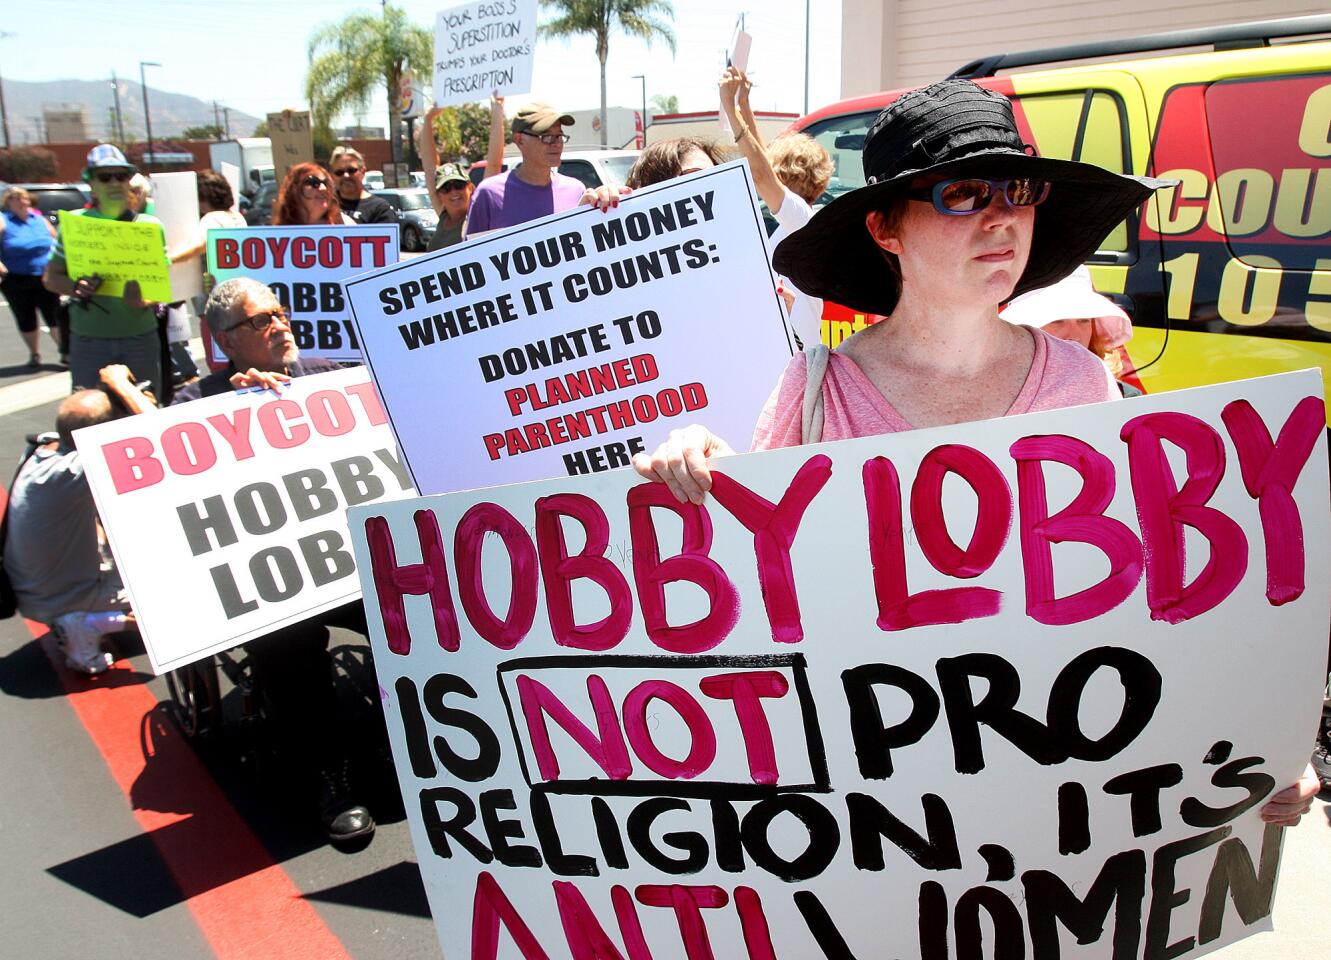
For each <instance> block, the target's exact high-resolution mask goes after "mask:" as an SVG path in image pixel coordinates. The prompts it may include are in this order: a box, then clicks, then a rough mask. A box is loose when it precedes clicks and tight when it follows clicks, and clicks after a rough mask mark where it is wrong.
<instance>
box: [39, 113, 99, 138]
mask: <svg viewBox="0 0 1331 960" xmlns="http://www.w3.org/2000/svg"><path fill="white" fill-rule="evenodd" d="M42 124H43V125H44V126H45V128H46V142H47V143H84V142H85V141H87V139H88V111H87V108H86V107H81V106H69V105H65V106H61V107H42Z"/></svg>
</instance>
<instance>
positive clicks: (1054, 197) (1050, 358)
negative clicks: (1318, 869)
mask: <svg viewBox="0 0 1331 960" xmlns="http://www.w3.org/2000/svg"><path fill="white" fill-rule="evenodd" d="M863 163H864V173H865V180H866V186H864V187H862V188H860V189H858V190H853V191H851V192H850V193H846V194H843V195H842V196H841V197H838V198H837V199H836V200H834V201H832V203H830V204H828V205H827V206H826V207H824V208H823V209H822V210H820V211H819V212H818V213H817V214H816V215H815V216H814V217H813V219H812V220H811V221H810V222H809V223H808V224H807V225H806V226H804V227H803V228H801V229H800V230H798V231H796V232H795V233H792V234H791V235H790V236H789V237H787V238H786V239H785V240H783V241H782V242H781V244H780V245H779V246H778V247H777V249H776V253H775V256H774V257H773V266H774V268H775V270H776V272H777V273H779V274H782V275H783V276H785V277H787V278H788V279H789V280H790V281H791V282H792V284H793V285H794V286H795V287H797V288H798V289H799V290H801V291H803V292H804V293H806V294H808V295H809V296H813V297H822V298H824V299H828V300H834V301H836V302H838V303H842V304H845V305H846V306H848V307H851V308H853V309H855V310H860V311H864V312H866V313H878V314H883V315H885V317H886V319H885V320H883V321H882V322H881V323H877V324H874V325H873V326H870V327H867V328H865V329H864V330H861V331H860V332H858V333H856V334H855V335H854V336H852V337H850V338H849V339H847V340H846V341H845V342H844V343H842V344H841V346H840V347H839V348H838V349H837V350H836V351H833V352H831V353H830V355H829V353H828V351H827V350H826V349H825V348H819V349H814V350H810V351H806V352H805V353H803V354H797V355H796V356H795V357H794V358H792V360H791V362H790V364H789V365H788V366H787V367H786V369H785V371H784V373H783V374H782V376H781V380H780V382H779V383H778V384H777V387H776V389H775V390H774V391H773V393H772V395H771V397H770V398H769V399H768V401H767V405H766V407H764V409H763V412H762V414H761V415H760V417H759V420H758V425H757V428H756V429H755V431H754V436H753V443H752V446H751V449H753V450H766V449H771V448H775V447H788V446H796V445H798V444H801V443H816V442H818V441H819V440H842V439H848V438H851V437H862V436H874V435H877V434H881V433H893V432H899V431H904V430H911V429H915V428H919V427H933V426H942V425H946V424H955V423H966V422H969V421H974V420H986V419H990V418H993V417H1001V416H1006V415H1011V414H1019V413H1033V412H1037V411H1042V410H1052V409H1057V408H1060V407H1070V406H1077V405H1079V404H1087V403H1098V402H1101V401H1107V400H1117V399H1119V393H1118V390H1117V389H1116V387H1115V386H1114V383H1113V380H1112V379H1111V378H1110V376H1109V374H1108V372H1107V371H1106V369H1105V367H1104V365H1103V364H1102V363H1101V362H1100V360H1099V359H1098V358H1097V357H1095V356H1094V355H1092V354H1091V353H1090V352H1089V351H1087V350H1085V349H1084V348H1083V347H1081V346H1080V345H1079V344H1075V343H1069V342H1067V341H1063V340H1058V339H1056V338H1054V337H1052V336H1050V335H1049V334H1046V333H1044V332H1043V331H1041V330H1039V329H1036V328H1032V327H1024V326H1016V325H1013V324H1009V323H1007V322H1006V321H1004V320H1002V319H1001V318H1000V317H999V315H998V311H999V308H1000V307H1001V306H1002V305H1003V304H1004V303H1005V302H1006V301H1008V300H1010V299H1011V298H1012V297H1013V296H1016V295H1017V294H1021V293H1025V292H1026V291H1028V290H1034V289H1037V288H1039V287H1043V286H1047V285H1049V284H1051V283H1055V282H1057V281H1058V280H1061V279H1062V278H1063V277H1066V276H1067V275H1068V274H1070V273H1072V271H1073V270H1074V269H1076V267H1077V266H1078V265H1080V264H1081V263H1082V262H1083V261H1085V260H1086V258H1087V257H1089V256H1090V255H1091V254H1092V253H1094V252H1095V250H1096V249H1097V248H1098V246H1099V244H1100V242H1101V241H1102V240H1103V239H1104V238H1105V237H1106V236H1107V235H1108V234H1109V232H1110V231H1111V230H1112V229H1114V227H1115V226H1116V225H1117V224H1119V223H1120V222H1122V220H1123V219H1124V218H1125V217H1127V216H1128V215H1129V214H1131V213H1132V212H1133V211H1134V210H1135V209H1136V208H1137V207H1138V206H1139V205H1140V204H1141V203H1142V202H1143V201H1145V200H1146V199H1147V198H1148V197H1149V196H1150V195H1151V192H1152V191H1153V190H1156V189H1158V188H1160V187H1163V186H1168V185H1169V184H1170V182H1169V181H1162V180H1154V179H1151V178H1147V177H1132V176H1122V175H1119V174H1115V173H1111V172H1109V171H1107V170H1104V169H1102V168H1100V167H1095V166H1092V165H1090V164H1084V163H1076V162H1073V161H1067V160H1052V159H1048V158H1044V157H1039V156H1037V155H1036V154H1035V152H1034V150H1033V149H1032V148H1031V147H1029V146H1027V145H1026V144H1024V143H1023V142H1022V139H1021V136H1020V134H1019V133H1018V131H1017V125H1016V122H1015V120H1014V118H1013V114H1012V104H1011V102H1010V101H1009V100H1008V99H1007V98H1006V97H1004V96H1002V95H1001V94H998V93H994V92H992V91H990V90H986V89H984V88H983V87H980V86H978V85H976V84H974V83H971V82H970V81H968V80H944V81H942V82H941V83H935V84H933V85H931V86H928V87H924V88H922V89H920V90H915V91H912V92H910V93H907V94H906V95H904V96H903V97H901V98H900V99H899V100H897V101H896V102H895V103H893V104H892V105H891V106H889V107H888V108H887V109H886V110H884V111H883V112H882V113H880V114H879V115H878V117H877V119H876V120H875V121H874V124H873V126H872V127H871V128H870V131H869V135H868V137H867V139H866V141H865V145H864V151H863ZM733 452H734V451H733V450H732V449H731V448H730V446H729V444H727V443H726V441H725V440H723V439H721V438H720V437H717V436H716V435H714V434H713V433H711V432H710V431H709V430H707V428H706V427H704V426H701V425H698V424H695V425H692V426H689V427H686V428H684V429H682V430H674V431H671V433H670V436H669V438H668V439H667V440H666V442H665V443H663V444H662V445H661V446H660V447H658V448H657V450H656V451H655V452H654V453H652V454H650V455H649V454H643V453H640V454H638V455H637V456H635V457H634V461H633V465H634V467H635V468H636V469H637V470H638V472H639V473H640V474H642V475H643V476H645V477H647V478H648V479H651V480H654V481H657V482H661V483H665V484H667V485H668V486H669V487H670V490H671V492H672V493H673V494H674V496H675V498H676V499H677V500H678V501H679V502H681V503H684V502H692V503H701V502H702V501H703V498H704V496H705V495H706V493H707V491H708V490H710V489H711V474H710V472H709V469H708V459H709V458H711V457H717V456H724V455H727V454H730V453H733ZM1318 786H1319V784H1318V781H1317V777H1316V775H1315V774H1314V773H1313V771H1312V768H1311V767H1309V769H1308V770H1307V771H1306V772H1305V774H1304V776H1303V777H1302V778H1300V780H1299V782H1298V783H1297V784H1295V785H1294V786H1292V787H1290V788H1288V789H1286V790H1284V791H1282V792H1280V793H1278V794H1276V795H1275V796H1274V797H1272V799H1271V800H1270V801H1269V802H1268V803H1267V805H1266V806H1265V807H1264V808H1263V810H1262V816H1263V819H1265V820H1266V821H1267V822H1270V823H1280V824H1285V825H1289V824H1292V823H1295V822H1297V821H1298V819H1299V817H1300V816H1301V815H1302V814H1303V813H1306V812H1307V810H1308V809H1309V808H1310V806H1311V803H1312V798H1313V796H1314V795H1315V794H1316V793H1317V789H1318Z"/></svg>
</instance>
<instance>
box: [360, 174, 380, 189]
mask: <svg viewBox="0 0 1331 960" xmlns="http://www.w3.org/2000/svg"><path fill="white" fill-rule="evenodd" d="M362 183H363V184H364V186H365V189H366V190H370V191H374V190H382V189H384V172H383V171H382V170H366V171H365V179H364V180H363V181H362Z"/></svg>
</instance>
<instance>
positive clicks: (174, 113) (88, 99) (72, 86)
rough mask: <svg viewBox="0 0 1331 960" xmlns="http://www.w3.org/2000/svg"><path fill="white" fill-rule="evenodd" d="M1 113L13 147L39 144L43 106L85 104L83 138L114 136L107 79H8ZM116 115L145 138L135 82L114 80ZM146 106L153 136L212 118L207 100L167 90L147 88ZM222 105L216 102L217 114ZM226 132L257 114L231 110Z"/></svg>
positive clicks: (244, 131) (246, 130)
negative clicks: (85, 134) (117, 101)
mask: <svg viewBox="0 0 1331 960" xmlns="http://www.w3.org/2000/svg"><path fill="white" fill-rule="evenodd" d="M4 85H5V86H4V96H5V108H6V109H5V112H6V114H7V116H8V118H9V135H10V138H11V140H12V141H13V143H14V145H15V146H22V145H24V144H29V143H44V142H45V141H46V137H45V134H44V131H43V130H42V128H41V126H40V122H41V116H42V108H43V107H60V106H80V105H81V106H83V107H85V108H87V130H88V137H89V138H90V139H93V140H110V139H115V136H114V135H113V132H112V130H111V126H112V121H111V112H112V109H113V107H114V102H115V98H114V95H113V93H112V90H111V80H110V78H107V79H106V80H43V81H28V80H10V79H8V78H5V81H4ZM117 86H118V87H119V89H120V115H121V118H122V122H123V124H124V129H125V136H127V137H128V138H130V139H131V140H139V141H142V140H144V139H146V134H145V129H144V123H143V92H142V88H141V87H140V86H139V84H138V82H137V81H135V80H127V79H124V78H118V82H117ZM148 106H149V108H150V109H151V111H152V124H153V138H154V139H158V138H161V137H178V136H180V134H181V132H182V131H184V130H185V129H186V128H187V127H197V126H203V125H205V124H212V123H213V122H214V119H213V118H214V113H213V105H212V103H210V102H207V101H204V100H200V99H198V98H197V97H191V96H189V95H188V94H184V93H172V92H170V91H169V90H158V89H157V88H156V87H151V86H150V87H148ZM221 107H222V104H220V103H219V104H218V114H219V115H220V113H221ZM230 113H231V135H232V136H233V137H248V136H250V135H251V134H253V133H254V128H255V127H256V126H258V124H259V119H260V118H258V117H253V116H250V115H249V114H248V113H243V112H242V111H240V110H236V109H235V108H232V109H231V112H230Z"/></svg>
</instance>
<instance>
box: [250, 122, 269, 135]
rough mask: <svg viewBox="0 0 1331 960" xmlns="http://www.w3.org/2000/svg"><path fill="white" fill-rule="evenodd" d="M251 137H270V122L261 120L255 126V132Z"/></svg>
mask: <svg viewBox="0 0 1331 960" xmlns="http://www.w3.org/2000/svg"><path fill="white" fill-rule="evenodd" d="M250 136H251V137H266V136H268V121H267V120H260V121H259V122H258V123H257V124H255V126H254V132H253V133H251V134H250Z"/></svg>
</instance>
